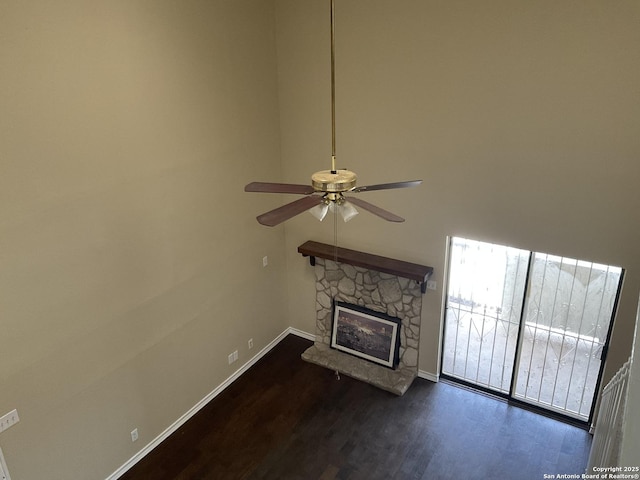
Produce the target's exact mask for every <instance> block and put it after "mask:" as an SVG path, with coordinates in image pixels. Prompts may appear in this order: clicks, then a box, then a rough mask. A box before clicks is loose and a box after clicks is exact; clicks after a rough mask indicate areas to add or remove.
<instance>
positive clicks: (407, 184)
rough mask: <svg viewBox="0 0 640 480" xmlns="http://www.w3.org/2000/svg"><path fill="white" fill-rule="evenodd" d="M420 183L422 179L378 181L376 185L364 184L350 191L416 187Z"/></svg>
mask: <svg viewBox="0 0 640 480" xmlns="http://www.w3.org/2000/svg"><path fill="white" fill-rule="evenodd" d="M421 183H422V180H411V181H408V182H394V183H380V184H378V185H365V186H363V187H355V188H353V189H352V190H350V191H351V192H355V193H357V192H369V191H371V190H389V189H391V188H409V187H417V186H418V185H420V184H421Z"/></svg>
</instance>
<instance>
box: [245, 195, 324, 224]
mask: <svg viewBox="0 0 640 480" xmlns="http://www.w3.org/2000/svg"><path fill="white" fill-rule="evenodd" d="M322 202H324V199H323V198H322V197H321V196H320V195H312V196H310V197H303V198H301V199H299V200H296V201H295V202H291V203H287V204H286V205H283V206H281V207H278V208H276V209H275V210H271V211H269V212H266V213H263V214H262V215H260V216H258V217H257V219H258V222H259V223H261V224H262V225H266V226H267V227H275V226H276V225H278V224H280V223H282V222H284V221H286V220H289V219H290V218H293V217H295V216H296V215H299V214H300V213H302V212H305V211H307V210H309V209H310V208H313V207H315V206H316V205H319V204H321V203H322Z"/></svg>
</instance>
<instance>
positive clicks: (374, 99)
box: [0, 0, 640, 480]
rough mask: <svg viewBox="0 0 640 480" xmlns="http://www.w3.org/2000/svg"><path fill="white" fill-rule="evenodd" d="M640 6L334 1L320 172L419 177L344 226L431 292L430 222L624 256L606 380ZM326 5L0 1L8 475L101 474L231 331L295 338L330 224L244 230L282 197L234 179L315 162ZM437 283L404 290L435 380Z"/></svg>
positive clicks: (1, 274)
mask: <svg viewBox="0 0 640 480" xmlns="http://www.w3.org/2000/svg"><path fill="white" fill-rule="evenodd" d="M274 4H275V10H274ZM639 9H640V7H639V6H638V4H637V2H635V0H633V1H621V2H616V3H615V4H611V3H608V2H590V1H586V2H585V1H580V2H568V1H562V2H556V1H553V2H552V1H549V2H542V1H539V2H506V1H505V2H499V1H493V2H435V1H434V2H431V1H428V2H424V1H409V0H398V1H394V2H388V1H379V0H366V1H364V0H361V1H355V0H340V1H339V2H338V10H337V15H338V60H337V68H338V112H337V113H338V153H339V163H340V166H343V167H349V168H351V169H353V170H355V171H356V172H358V173H359V174H360V177H361V184H368V183H378V182H384V181H390V180H402V179H412V178H423V179H424V180H425V183H424V185H423V186H421V187H419V188H418V189H413V190H407V191H399V192H377V193H370V194H363V198H366V199H369V200H371V201H374V202H376V203H379V204H380V205H381V206H384V207H387V208H388V209H390V210H392V211H394V212H397V213H398V214H401V215H403V216H405V217H406V218H407V222H406V223H405V224H402V225H390V224H386V223H383V222H382V221H380V220H378V219H376V218H374V217H371V216H369V215H367V214H365V213H363V214H361V215H360V216H358V217H357V218H356V219H354V220H353V221H352V222H351V223H349V224H347V225H346V226H344V225H340V227H339V241H340V243H341V244H342V245H344V246H348V247H351V248H358V249H362V250H365V251H370V252H373V253H379V254H383V255H389V256H394V257H398V258H401V259H405V260H410V261H415V262H420V263H426V264H429V265H432V266H434V267H435V268H436V272H437V273H436V280H437V281H438V282H439V285H440V287H442V281H443V278H442V274H443V271H444V255H445V239H446V236H447V235H462V236H468V237H472V238H477V239H481V240H488V241H494V242H498V243H504V244H510V245H514V246H519V247H523V248H530V249H535V250H540V251H544V252H550V253H557V254H562V255H567V256H573V257H579V258H584V259H588V260H594V261H599V262H604V263H611V264H615V265H620V266H622V267H625V268H627V272H628V275H627V279H626V283H625V289H624V293H623V297H622V301H621V305H620V315H619V319H618V321H617V325H616V332H615V338H614V342H613V347H614V348H613V349H612V352H611V367H610V368H609V370H610V371H611V372H613V371H615V370H616V369H617V367H618V366H619V365H620V364H621V363H622V362H623V361H624V359H626V357H627V356H628V354H629V347H630V342H631V334H632V332H633V325H634V321H635V310H636V303H637V298H638V290H639V288H640V260H639V259H638V258H639V257H638V255H637V253H636V251H635V249H634V247H635V246H636V245H638V244H640V242H638V240H639V237H640V229H639V227H638V224H637V216H636V210H637V205H638V204H639V200H640V193H639V190H638V189H637V185H636V183H637V178H640V162H639V161H638V157H639V156H640V155H639V153H640V140H639V138H638V135H637V132H638V131H639V127H640V125H639V119H640V105H639V99H638V95H637V85H638V83H639V82H638V80H639V77H640V67H639V66H638V65H639V62H638V61H637V60H638V58H637V51H638V47H639V46H640V32H639V31H638V29H637V28H636V27H637V25H638V21H639V20H640V11H639ZM274 18H275V19H276V20H277V23H274ZM327 21H328V12H327V2H326V1H325V0H305V1H299V0H275V2H268V1H264V0H239V1H233V2H232V1H228V0H227V1H212V2H196V1H192V0H189V1H186V2H178V3H176V2H168V1H156V2H143V1H134V2H130V1H112V2H80V1H67V2H56V3H55V4H54V3H51V2H45V1H32V2H18V1H14V0H9V1H4V2H2V3H0V32H2V33H1V34H0V35H1V36H0V67H1V76H0V87H1V88H0V292H1V293H0V295H1V296H0V299H1V300H0V327H1V329H0V414H4V413H6V412H8V411H10V410H11V409H13V408H17V409H18V411H19V414H20V418H21V421H20V423H19V424H18V425H16V426H15V427H13V428H11V429H10V430H7V431H5V432H3V433H1V434H0V446H1V447H2V449H3V451H4V453H5V457H6V459H7V463H8V464H9V468H10V471H11V474H12V476H13V478H15V479H26V480H31V479H38V480H39V479H41V478H47V479H65V480H66V479H69V478H83V479H84V478H96V479H98V478H104V477H106V476H107V475H108V474H109V473H111V472H113V471H114V470H115V469H116V468H118V467H119V466H120V465H122V464H123V463H124V462H125V461H126V460H127V459H128V458H130V457H131V456H132V455H133V454H135V453H136V452H137V451H138V450H139V449H140V448H142V447H143V446H144V445H145V444H147V443H148V442H149V441H151V440H152V439H153V438H155V437H156V436H157V435H158V434H159V433H160V432H162V431H163V430H164V429H165V428H166V427H167V426H169V425H170V424H171V423H172V422H174V421H175V420H176V419H177V418H178V417H180V415H182V414H183V413H185V412H186V411H187V410H188V409H189V408H191V407H192V406H193V405H194V404H195V403H196V402H198V401H199V400H200V399H202V398H203V397H204V396H205V395H206V394H207V393H209V392H210V391H212V390H213V389H214V388H215V387H217V386H218V385H220V384H221V382H223V381H224V379H225V378H227V377H228V376H229V375H231V374H232V373H233V372H234V371H235V369H236V366H235V365H239V364H242V363H244V362H246V361H247V360H248V359H249V357H250V355H251V354H252V353H250V352H249V351H248V350H247V349H246V340H247V339H248V338H249V337H253V338H254V340H255V342H256V347H255V348H256V350H255V351H258V350H259V349H260V348H262V347H263V346H264V345H266V343H267V342H269V341H270V340H272V339H273V338H274V337H275V336H276V335H277V334H278V333H280V332H281V331H282V330H283V329H284V328H285V327H286V326H288V325H292V326H294V327H296V328H300V329H302V330H306V331H308V332H313V330H314V325H313V323H314V317H315V315H314V293H315V291H314V284H313V272H312V270H311V268H310V267H309V265H308V263H307V262H306V261H305V260H303V259H302V258H301V257H300V256H299V255H298V254H297V253H295V250H296V247H297V246H298V245H299V244H300V243H302V242H303V241H305V240H307V239H314V240H320V241H327V242H332V241H333V230H332V227H331V223H330V222H325V223H323V224H319V223H317V222H316V221H315V220H313V219H312V217H311V216H310V215H306V214H305V215H302V216H300V217H298V218H296V219H294V220H292V221H290V222H288V224H287V225H285V226H283V227H277V228H275V229H268V228H265V227H261V226H259V225H258V224H257V223H256V222H255V220H254V216H255V215H256V214H258V213H261V212H262V211H265V210H267V209H269V208H272V207H275V206H276V205H279V204H281V203H283V202H284V201H285V200H286V199H285V198H278V196H273V197H270V196H259V195H249V194H244V193H243V192H242V186H243V185H244V184H245V183H247V182H248V181H249V180H253V179H263V180H273V181H282V180H285V181H292V182H306V181H307V180H308V177H309V175H310V173H311V172H313V171H315V170H321V169H325V168H327V167H328V162H329V153H330V123H329V103H328V92H329V90H328V85H329V83H328V82H329V72H328V61H329V52H328V29H327V27H328V25H327ZM276 32H277V36H276ZM276 49H277V52H278V55H277V58H276ZM276 68H277V70H276ZM276 80H277V82H278V83H276ZM280 154H282V162H281V160H280ZM281 166H282V167H284V169H285V170H284V171H282V170H280V167H281ZM283 242H284V244H285V246H286V249H283V248H282V245H283ZM264 255H268V256H269V259H270V265H269V267H268V268H266V269H263V268H262V261H261V260H262V257H263V256H264ZM285 264H286V269H285ZM247 295H250V298H251V301H247V300H246V299H247ZM440 295H441V291H439V292H437V293H435V294H434V293H432V292H429V293H428V294H427V295H426V297H425V303H424V307H423V318H424V328H423V339H422V345H421V360H420V368H421V369H422V370H424V371H427V372H432V373H436V372H437V358H438V355H437V350H438V344H439V343H438V335H439V328H440V327H439V324H440V318H441V306H440V303H441V301H440ZM286 299H288V301H287V302H286V304H284V303H285V300H286ZM283 304H284V305H283ZM236 348H237V349H238V350H239V353H240V362H239V364H235V365H234V366H232V367H231V366H228V365H227V355H228V354H229V353H231V351H232V350H233V349H236ZM135 427H137V428H138V429H139V431H140V440H139V441H138V443H135V444H132V443H131V441H130V439H129V432H130V431H131V430H132V429H133V428H135ZM52 466H53V470H52V469H51V467H52Z"/></svg>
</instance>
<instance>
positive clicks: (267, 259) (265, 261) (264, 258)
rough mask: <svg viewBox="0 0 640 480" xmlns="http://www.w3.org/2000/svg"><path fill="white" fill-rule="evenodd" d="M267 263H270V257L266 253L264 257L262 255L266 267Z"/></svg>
mask: <svg viewBox="0 0 640 480" xmlns="http://www.w3.org/2000/svg"><path fill="white" fill-rule="evenodd" d="M267 265H269V257H267V256H266V255H265V256H264V257H262V266H263V267H266V266H267Z"/></svg>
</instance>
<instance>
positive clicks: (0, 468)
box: [0, 448, 11, 480]
mask: <svg viewBox="0 0 640 480" xmlns="http://www.w3.org/2000/svg"><path fill="white" fill-rule="evenodd" d="M0 480H11V475H9V470H7V463H6V462H5V461H4V455H3V454H2V449H1V448H0Z"/></svg>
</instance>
